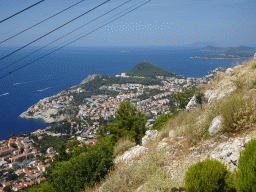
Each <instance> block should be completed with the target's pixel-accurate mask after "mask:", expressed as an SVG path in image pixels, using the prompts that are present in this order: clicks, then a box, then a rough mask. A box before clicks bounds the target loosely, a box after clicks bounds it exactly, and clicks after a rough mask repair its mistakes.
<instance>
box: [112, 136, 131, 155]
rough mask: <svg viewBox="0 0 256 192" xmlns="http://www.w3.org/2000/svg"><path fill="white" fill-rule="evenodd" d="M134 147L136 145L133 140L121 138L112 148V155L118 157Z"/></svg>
mask: <svg viewBox="0 0 256 192" xmlns="http://www.w3.org/2000/svg"><path fill="white" fill-rule="evenodd" d="M135 145H136V143H135V141H134V140H132V139H130V138H128V137H124V138H121V139H120V140H119V141H118V142H117V143H116V145H115V147H114V155H115V156H117V155H120V154H122V153H124V152H125V151H127V150H128V149H129V148H131V147H134V146H135Z"/></svg>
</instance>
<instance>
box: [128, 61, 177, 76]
mask: <svg viewBox="0 0 256 192" xmlns="http://www.w3.org/2000/svg"><path fill="white" fill-rule="evenodd" d="M126 75H128V76H139V77H152V78H155V77H156V76H168V77H177V78H179V77H180V78H182V76H181V75H179V74H177V73H173V72H170V71H167V70H165V69H162V68H161V67H158V66H156V65H153V64H151V63H148V62H142V63H138V64H137V65H135V66H134V67H133V68H132V69H130V70H129V71H127V72H126Z"/></svg>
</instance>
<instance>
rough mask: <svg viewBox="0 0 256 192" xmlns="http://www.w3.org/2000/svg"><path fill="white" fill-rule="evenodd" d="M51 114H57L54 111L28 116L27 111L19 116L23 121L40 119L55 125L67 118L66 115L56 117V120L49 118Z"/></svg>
mask: <svg viewBox="0 0 256 192" xmlns="http://www.w3.org/2000/svg"><path fill="white" fill-rule="evenodd" d="M53 112H55V113H57V112H58V111H57V110H55V109H50V110H46V111H45V112H42V111H41V112H35V113H34V115H33V116H30V115H28V110H27V111H25V112H23V113H22V114H20V115H19V117H20V118H25V119H42V120H43V121H44V122H45V123H55V122H58V121H62V120H64V119H66V118H68V117H69V116H68V115H61V116H56V118H53V117H50V114H53Z"/></svg>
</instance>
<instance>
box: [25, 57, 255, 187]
mask: <svg viewBox="0 0 256 192" xmlns="http://www.w3.org/2000/svg"><path fill="white" fill-rule="evenodd" d="M191 93H192V92H190V91H188V90H187V91H185V92H183V93H177V94H175V95H174V96H173V99H174V100H175V99H176V101H179V102H177V103H178V104H179V105H178V106H179V108H176V110H175V112H174V113H173V114H172V115H162V116H160V118H159V119H158V120H157V121H156V123H155V126H154V128H155V129H156V130H149V131H147V132H146V135H145V131H146V130H145V123H146V116H144V115H143V114H142V113H141V112H140V111H137V109H136V107H135V106H133V105H132V104H131V103H130V102H129V101H126V102H122V103H121V104H120V107H119V109H118V110H117V113H116V117H117V122H116V123H109V124H108V127H109V131H110V133H111V134H110V135H108V134H107V129H106V127H105V126H104V125H102V126H101V128H100V131H99V133H98V139H99V141H98V142H97V143H96V145H92V146H89V145H85V144H83V146H82V147H78V146H77V144H76V142H74V141H68V144H67V146H66V145H65V144H64V143H63V144H62V145H61V146H59V148H58V155H56V157H55V160H54V161H53V162H52V163H51V167H49V168H47V173H45V174H44V176H45V178H46V181H45V182H44V183H41V184H40V185H35V186H33V187H31V188H28V189H27V190H26V191H33V192H35V191H38V192H39V191H40V192H44V191H45V192H46V191H47V192H55V191H56V192H58V191H77V192H79V191H85V192H90V191H94V192H105V191H106V192H110V191H118V192H130V191H131V192H134V191H136V192H151V191H152V192H153V191H154V192H155V191H185V190H186V191H209V192H210V191H216V192H217V191H253V190H252V189H255V187H256V184H255V183H254V181H255V175H256V173H255V170H256V168H255V167H256V166H255V159H256V156H255V155H253V158H250V154H254V153H255V151H254V150H255V149H256V146H255V145H256V142H252V143H251V144H249V145H246V143H248V142H249V140H250V139H251V138H256V132H255V130H256V124H255V123H256V62H255V61H253V60H250V61H247V62H244V63H242V64H241V65H238V66H236V67H235V68H234V69H228V70H227V72H226V73H225V74H223V75H220V76H216V77H215V78H214V80H212V81H211V82H210V83H209V84H207V85H202V86H200V87H197V88H196V89H195V91H193V94H195V97H194V98H196V101H197V102H199V103H200V104H197V105H194V108H191V110H189V111H187V110H186V107H185V105H186V104H187V103H188V98H191ZM216 118H217V119H220V122H219V123H220V124H221V125H220V126H219V127H217V129H216V132H210V131H209V128H211V127H212V125H213V124H216ZM213 120H214V123H213ZM157 130H158V131H157ZM210 130H211V129H210ZM67 148H68V149H69V152H66V149H67ZM244 148H246V149H244ZM243 150H246V151H245V153H244V156H242V157H243V158H240V152H242V151H243ZM241 154H243V153H241ZM209 159H210V160H209ZM249 159H250V160H249ZM247 162H248V163H247ZM240 163H241V165H240ZM247 165H248V166H247ZM246 173H250V174H246ZM202 175H204V176H202ZM205 175H206V176H205ZM248 183H249V184H250V186H249V187H248Z"/></svg>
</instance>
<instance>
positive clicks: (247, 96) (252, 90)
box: [243, 89, 256, 99]
mask: <svg viewBox="0 0 256 192" xmlns="http://www.w3.org/2000/svg"><path fill="white" fill-rule="evenodd" d="M253 92H256V89H251V90H250V91H249V92H247V93H246V94H245V95H244V96H243V99H248V98H249V96H250V94H252V93H253Z"/></svg>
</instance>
